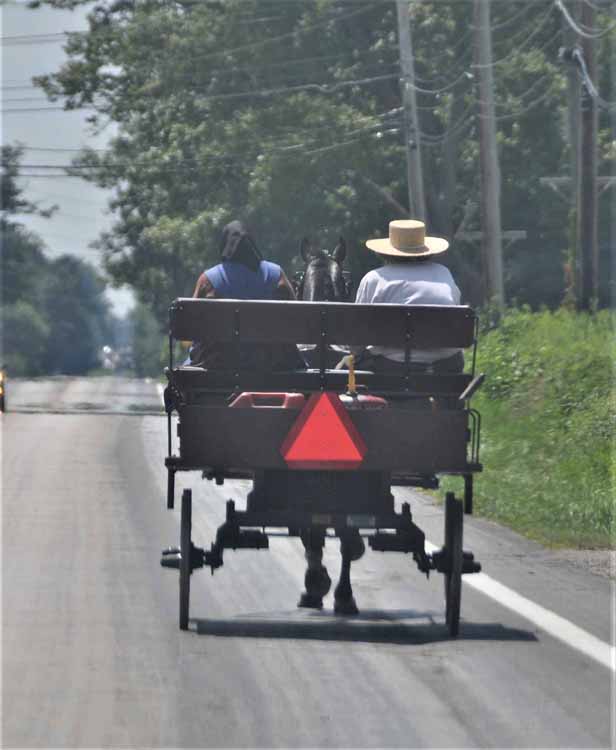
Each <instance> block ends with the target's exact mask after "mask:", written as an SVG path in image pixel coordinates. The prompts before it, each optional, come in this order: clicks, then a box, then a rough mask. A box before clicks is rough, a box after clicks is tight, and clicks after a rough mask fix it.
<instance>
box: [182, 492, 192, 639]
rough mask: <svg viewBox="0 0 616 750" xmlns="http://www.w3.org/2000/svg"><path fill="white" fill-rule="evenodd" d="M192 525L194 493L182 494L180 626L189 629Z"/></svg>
mask: <svg viewBox="0 0 616 750" xmlns="http://www.w3.org/2000/svg"><path fill="white" fill-rule="evenodd" d="M191 527H192V493H191V491H190V490H184V492H183V494H182V516H181V521H180V556H181V559H180V628H181V630H187V629H188V609H189V601H190V574H191V569H190V548H191V538H190V536H191Z"/></svg>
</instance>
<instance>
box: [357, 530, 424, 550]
mask: <svg viewBox="0 0 616 750" xmlns="http://www.w3.org/2000/svg"><path fill="white" fill-rule="evenodd" d="M422 541H423V540H422ZM417 542H418V540H417V539H415V538H413V537H411V536H409V535H407V534H382V533H377V534H373V535H372V536H369V537H368V544H369V545H370V547H371V549H373V550H374V551H375V552H417V547H418V545H417ZM422 547H423V545H422Z"/></svg>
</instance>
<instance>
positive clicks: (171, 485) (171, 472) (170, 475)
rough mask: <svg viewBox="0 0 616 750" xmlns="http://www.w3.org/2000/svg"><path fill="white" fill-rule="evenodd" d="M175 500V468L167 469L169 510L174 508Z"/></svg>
mask: <svg viewBox="0 0 616 750" xmlns="http://www.w3.org/2000/svg"><path fill="white" fill-rule="evenodd" d="M174 501H175V469H169V468H168V469H167V510H173V506H174Z"/></svg>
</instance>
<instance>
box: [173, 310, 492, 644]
mask: <svg viewBox="0 0 616 750" xmlns="http://www.w3.org/2000/svg"><path fill="white" fill-rule="evenodd" d="M185 304H186V301H185V300H176V302H174V304H173V305H172V307H171V309H170V330H169V369H168V371H167V376H168V379H169V385H168V387H167V389H166V391H165V408H166V411H167V430H168V436H167V438H168V439H167V448H168V456H167V458H166V460H165V464H166V466H167V469H168V488H167V507H168V508H173V507H174V490H175V472H176V471H192V470H199V471H202V473H203V476H204V477H205V478H207V479H214V480H215V481H216V483H217V484H223V483H224V480H225V479H226V478H234V477H254V476H255V472H257V471H259V470H262V469H264V468H265V469H268V470H269V469H276V470H280V469H283V470H284V464H283V462H282V459H281V458H279V459H278V461H279V463H278V464H276V461H275V460H274V459H273V458H272V457H271V456H268V455H266V454H264V453H263V450H262V446H261V448H260V452H259V451H258V450H256V449H255V451H254V452H251V448H250V441H246V440H243V441H242V440H240V439H239V438H238V441H237V444H238V445H239V444H240V443H241V448H242V460H237V461H234V456H233V454H232V448H233V447H234V446H236V442H234V441H233V440H231V441H230V442H229V446H230V447H229V451H231V452H230V453H229V452H227V453H225V451H224V450H223V451H222V453H221V454H220V458H219V459H218V461H219V463H218V465H214V466H213V465H209V464H208V463H206V462H204V461H202V460H200V458H199V453H198V452H193V454H192V455H191V454H189V456H181V455H180V456H176V455H173V452H172V448H173V440H172V418H171V417H172V412H173V411H177V412H178V414H179V416H180V422H179V425H178V426H181V425H182V424H183V422H182V420H183V419H184V420H185V421H186V424H187V425H190V423H191V419H192V424H193V427H191V428H190V431H189V433H188V435H187V436H186V435H181V441H182V440H185V441H187V442H190V441H191V440H193V441H197V440H198V439H199V440H200V439H203V435H206V437H209V439H211V440H214V439H215V436H214V434H213V433H211V432H209V433H208V432H205V433H203V434H202V433H200V432H199V428H198V425H199V423H202V424H203V425H208V424H209V422H212V423H214V424H216V425H217V426H218V427H220V428H221V429H222V431H223V433H224V429H228V430H230V434H236V435H238V436H239V435H240V434H241V433H242V432H243V430H242V429H241V425H242V424H245V419H244V417H247V416H248V415H245V414H244V415H242V414H240V413H239V412H241V411H243V410H239V409H238V410H235V409H234V410H230V409H228V408H227V406H226V405H225V403H224V396H225V395H229V394H230V393H231V392H233V393H234V394H236V393H238V392H240V391H244V390H253V391H261V390H270V391H283V390H286V391H300V392H304V393H310V392H318V391H325V390H328V391H332V392H336V393H341V392H343V391H344V390H345V389H346V385H347V383H346V374H345V373H342V372H340V371H335V372H333V371H330V370H328V369H327V367H326V363H327V347H328V344H329V343H330V342H329V334H330V331H329V328H330V326H329V322H330V321H329V316H330V314H335V307H336V305H335V304H332V303H262V304H280V305H284V304H293V305H310V306H313V307H314V306H318V307H319V309H318V310H314V311H313V312H311V313H310V314H311V315H313V313H314V314H318V321H319V324H318V334H319V335H318V339H319V340H318V341H317V342H315V343H317V345H318V350H319V368H318V369H317V370H315V371H294V372H286V373H267V374H262V373H261V374H259V373H254V372H245V371H242V368H241V346H242V316H241V310H242V307H243V306H245V305H246V303H241V302H237V303H233V302H230V301H227V302H226V303H223V304H227V305H229V304H232V305H233V318H232V320H233V331H232V336H231V340H232V343H233V360H234V361H233V369H232V370H230V371H226V372H209V373H208V372H205V371H199V372H195V371H194V370H191V369H188V370H183V369H182V368H178V369H175V368H174V360H173V341H174V335H173V332H174V326H173V316H174V313H175V312H177V311H178V310H179V309H181V308H182V305H185ZM210 304H211V302H210ZM252 304H253V306H254V303H252ZM348 307H351V306H347V308H348ZM378 307H381V306H378ZM388 307H393V306H388ZM400 307H401V306H400ZM252 309H255V310H258V309H259V308H258V307H256V308H255V307H253V308H252ZM374 310H375V313H376V314H377V315H378V314H380V313H379V312H378V309H377V307H375V308H374ZM184 312H185V311H184ZM270 312H271V310H270ZM307 315H308V313H307ZM400 315H403V316H404V353H405V356H404V363H405V367H404V371H403V374H402V375H375V374H373V373H367V372H366V373H358V381H359V382H360V383H362V384H363V385H364V387H366V386H367V387H368V388H370V390H371V392H377V393H379V394H380V395H385V396H386V397H389V398H392V399H396V398H401V399H403V401H404V404H403V411H399V410H397V409H396V414H398V415H400V414H403V413H404V414H406V415H407V416H408V418H409V419H411V420H412V419H415V420H420V421H421V422H422V424H424V425H432V427H433V428H434V429H435V430H437V431H438V429H439V427H438V426H439V425H441V427H440V430H441V433H442V435H445V437H443V439H444V440H446V438H447V435H446V433H447V428H446V427H445V425H447V424H448V421H447V420H448V419H454V423H456V424H457V423H458V422H459V423H460V424H462V422H461V421H460V420H463V424H465V425H466V427H465V428H464V430H462V431H459V432H458V433H456V432H455V431H454V436H455V435H458V434H459V435H460V437H459V439H460V440H464V446H468V449H467V448H466V447H464V453H465V455H466V459H465V460H463V461H460V460H459V459H458V460H455V461H453V463H449V465H441V466H434V467H433V468H434V470H433V471H432V470H426V471H421V472H417V470H416V469H415V470H413V469H412V468H410V469H409V471H402V470H400V469H401V467H397V466H395V465H393V464H388V463H387V462H388V461H389V460H390V459H389V458H381V459H378V460H377V459H375V458H374V457H373V460H372V463H370V461H368V462H367V463H366V466H365V467H363V470H368V469H369V470H370V471H372V472H374V471H380V472H384V473H383V476H384V477H387V482H388V486H392V485H396V484H398V485H406V486H420V487H431V488H434V487H437V486H438V475H439V474H458V475H460V476H462V477H463V479H464V498H463V502H462V503H460V502H459V501H458V500H457V499H456V498H455V497H454V496H453V495H452V494H451V493H448V497H447V501H446V508H445V513H446V537H447V538H449V542H448V541H447V539H446V542H445V545H444V546H443V548H442V549H441V550H440V551H438V552H435V553H433V554H432V555H430V554H427V553H426V551H425V544H424V542H425V538H424V534H423V532H422V531H421V530H420V529H418V528H417V526H415V524H414V523H413V521H412V516H411V513H410V507H409V506H408V505H407V504H404V506H403V508H402V512H401V513H395V512H394V511H393V506H392V507H391V508H390V509H388V504H387V502H383V500H378V498H377V499H375V502H374V506H373V507H371V508H370V509H369V511H368V512H365V509H363V510H362V511H361V512H360V513H353V512H340V511H334V512H325V513H324V512H318V513H317V512H310V511H306V510H297V509H293V508H291V507H286V508H274V507H268V506H267V501H266V502H265V506H264V507H258V508H256V506H255V507H251V506H250V496H249V502H248V506H247V509H246V510H245V511H237V510H236V509H235V505H234V504H233V502H232V501H229V503H227V516H226V520H225V523H224V524H223V525H222V526H221V527H220V529H219V530H218V533H217V536H216V540H215V542H214V543H213V544H212V546H211V548H210V550H208V551H206V550H204V549H200V548H197V547H195V546H194V545H193V544H192V541H190V540H189V542H188V541H187V539H186V538H185V537H186V534H187V533H188V538H189V537H190V525H191V520H190V514H191V507H192V505H191V503H192V496H191V494H190V492H189V493H188V495H187V494H186V491H185V493H184V496H183V498H182V519H183V520H182V530H183V532H182V540H183V541H182V550H183V551H184V560H182V554H181V553H180V552H179V550H167V551H166V552H165V553H164V555H163V559H162V561H161V562H162V564H163V565H164V566H165V567H176V568H180V570H181V576H180V579H181V584H182V585H181V599H180V605H181V606H180V609H181V617H180V627H181V628H186V627H188V596H189V590H190V587H189V578H187V576H188V577H189V576H190V574H191V573H192V571H193V570H194V569H198V568H201V567H204V566H209V567H210V568H211V570H212V572H213V571H214V570H215V569H216V568H218V567H220V566H221V565H222V563H223V551H224V549H238V548H251V549H261V548H266V547H267V546H268V532H267V529H268V528H269V529H271V528H279V529H288V533H289V534H290V535H297V534H298V533H299V530H300V529H317V530H319V531H322V532H325V531H326V530H327V529H328V528H333V529H334V530H335V533H336V535H338V536H342V535H343V534H344V533H345V529H349V528H352V529H361V530H363V531H364V532H367V533H368V536H369V544H370V546H371V547H372V549H374V550H380V551H398V552H406V553H411V554H412V555H413V558H414V560H415V562H416V564H417V566H418V568H419V570H420V571H421V572H423V573H425V574H427V575H429V572H430V571H431V570H436V571H438V572H442V573H444V574H445V576H446V581H447V585H446V595H447V623H448V627H449V631H450V634H451V635H452V636H455V635H457V632H458V622H459V591H460V581H459V578H460V576H461V575H462V573H472V572H477V571H478V570H480V565H479V564H478V563H476V562H475V561H474V559H473V556H472V554H471V553H468V552H463V551H462V549H461V533H462V531H461V525H462V521H461V518H462V516H461V515H460V513H462V508H463V511H464V512H465V513H472V510H473V475H474V473H476V472H478V471H481V469H482V467H481V464H480V463H479V445H480V433H481V417H480V415H479V413H478V412H477V411H476V410H475V409H472V408H471V407H470V399H471V397H472V395H473V394H474V392H475V391H476V390H477V388H479V387H480V386H481V383H482V382H483V375H480V376H476V375H475V367H476V350H477V338H478V321H477V318H476V316H474V314H473V313H472V311H470V313H469V315H472V317H473V333H472V342H470V346H472V365H471V374H470V376H469V375H439V374H435V373H429V372H426V373H417V372H415V371H414V370H413V369H412V367H411V354H412V349H413V343H414V340H415V335H416V330H415V329H414V310H413V309H412V308H405V309H404V310H400ZM313 317H314V315H313ZM428 317H429V316H428ZM313 335H314V334H313ZM184 337H185V336H184ZM298 339H299V340H303V339H302V336H301V335H298ZM331 343H338V342H331ZM212 397H215V398H217V399H218V403H216V404H215V405H213V406H212V405H208V403H207V401H208V399H210V398H212ZM428 399H430V404H431V409H432V411H430V410H428V411H426V410H425V408H424V411H423V412H422V411H414V408H413V407H414V405H415V404H417V405H420V406H421V404H424V405H425V404H427V403H428ZM405 410H406V411H405ZM281 411H282V410H281ZM388 411H389V410H386V411H385V412H380V413H373V414H372V415H370V414H369V413H368V412H366V413H364V414H362V413H361V412H356V413H355V420H356V421H357V420H359V422H360V423H361V425H362V428H363V429H362V435H363V436H364V437H366V438H367V442H369V437H370V436H369V434H368V435H367V434H366V433H370V431H371V430H373V431H375V430H376V433H378V434H379V436H380V437H381V438H382V436H383V433H382V430H383V425H384V424H385V425H386V424H387V416H388V414H387V412H388ZM263 414H264V412H261V414H260V415H259V417H258V419H260V420H261V422H263V419H264V417H263ZM298 414H299V412H298V411H297V410H296V411H292V410H285V414H284V415H282V414H280V415H274V416H272V414H271V413H270V415H269V416H268V420H269V421H268V420H266V421H267V423H268V425H269V431H267V434H268V435H270V436H271V437H272V440H273V441H274V442H276V441H279V434H282V433H281V432H280V431H281V430H282V431H283V433H284V430H288V428H289V426H290V425H291V424H292V423H293V421H294V420H295V419H296V418H297V415H298ZM389 414H390V415H391V411H389ZM256 415H257V412H253V413H252V414H251V419H254V418H257V416H256ZM447 415H449V417H447ZM443 420H444V421H443ZM389 421H391V419H390V420H389ZM469 422H470V426H469ZM223 424H227V425H228V426H227V428H223V427H222V425H223ZM277 424H279V425H280V426H279V427H276V425H277ZM452 424H453V423H452ZM195 425H196V427H195ZM274 428H275V429H274ZM379 429H380V430H381V432H380V433H379ZM276 430H278V432H276ZM376 433H375V434H376ZM285 434H286V433H285ZM216 438H220V435H216ZM456 439H458V438H456ZM222 442H223V443H224V440H223V441H222ZM253 442H254V441H253ZM180 445H181V443H180ZM266 453H267V451H266ZM264 455H265V458H264V457H263V456H264ZM272 455H273V453H272ZM392 460H393V459H392ZM394 469H395V471H392V470H394ZM287 471H289V470H288V469H287ZM294 473H295V472H294ZM388 492H389V490H388ZM389 497H391V495H389ZM187 528H188V532H187V531H186V529H187ZM452 529H453V530H454V531H452ZM458 534H459V538H458V536H456V535H458ZM452 539H453V540H454V541H451V540H452ZM454 542H455V543H454ZM186 550H189V553H188V556H189V560H188V561H187V560H186V554H187V553H186ZM456 550H458V551H456ZM452 555H454V556H455V555H457V556H458V557H459V559H458V557H455V559H454V558H453V557H452Z"/></svg>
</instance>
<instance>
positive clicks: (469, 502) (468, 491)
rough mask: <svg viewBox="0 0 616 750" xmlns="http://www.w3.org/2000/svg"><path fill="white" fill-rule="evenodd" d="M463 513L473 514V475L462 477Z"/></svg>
mask: <svg viewBox="0 0 616 750" xmlns="http://www.w3.org/2000/svg"><path fill="white" fill-rule="evenodd" d="M464 512H465V513H466V514H468V515H469V516H470V515H472V514H473V475H472V474H465V475H464Z"/></svg>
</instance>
